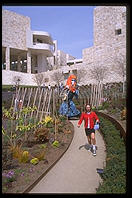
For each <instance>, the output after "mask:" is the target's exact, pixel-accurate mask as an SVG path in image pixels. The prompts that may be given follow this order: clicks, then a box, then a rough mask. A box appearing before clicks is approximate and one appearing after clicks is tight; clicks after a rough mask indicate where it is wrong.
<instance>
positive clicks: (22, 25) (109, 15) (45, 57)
mask: <svg viewBox="0 0 132 198" xmlns="http://www.w3.org/2000/svg"><path fill="white" fill-rule="evenodd" d="M126 12H127V10H126V7H125V6H97V7H96V8H95V9H94V17H93V23H94V30H93V32H94V44H93V46H92V47H89V48H86V49H83V51H82V59H75V57H73V56H71V55H69V54H66V53H64V52H63V51H60V50H58V47H57V41H56V40H53V39H52V38H51V36H50V34H49V33H47V32H42V31H32V30H31V28H30V18H29V17H25V16H21V15H18V14H16V13H14V12H10V11H7V10H3V11H2V67H3V68H2V69H3V70H2V84H13V77H14V76H19V77H21V78H22V81H21V84H23V85H36V84H35V83H34V81H33V76H34V75H35V73H47V76H48V78H49V82H48V83H50V84H52V81H53V80H52V75H53V73H54V71H55V72H56V69H57V68H56V65H57V66H58V69H59V70H58V71H60V72H62V73H63V74H64V75H65V76H64V78H65V79H66V77H67V76H68V75H69V74H70V73H72V72H73V73H74V74H77V73H81V72H82V71H83V70H86V72H87V73H86V75H84V76H83V78H81V83H80V84H90V83H95V82H96V79H95V78H94V77H92V75H91V72H90V69H93V70H94V68H96V67H98V68H102V69H103V68H105V69H104V73H105V71H107V72H106V75H105V77H104V79H103V83H106V82H120V81H123V77H122V73H121V72H120V73H119V71H121V70H122V68H121V67H122V65H123V66H125V65H126ZM118 64H119V67H117V65H118ZM68 65H69V66H68ZM106 68H107V70H106ZM125 68H126V66H125ZM48 70H52V71H48ZM80 71H81V72H80ZM124 73H125V71H124ZM125 78H126V76H124V80H125Z"/></svg>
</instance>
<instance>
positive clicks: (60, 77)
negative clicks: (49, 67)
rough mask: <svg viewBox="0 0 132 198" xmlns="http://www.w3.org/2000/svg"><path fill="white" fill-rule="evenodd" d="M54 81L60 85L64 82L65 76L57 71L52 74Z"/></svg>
mask: <svg viewBox="0 0 132 198" xmlns="http://www.w3.org/2000/svg"><path fill="white" fill-rule="evenodd" d="M52 79H53V80H54V81H55V82H56V83H57V85H59V83H60V82H61V81H63V80H64V76H63V74H62V72H60V71H56V72H54V73H53V74H52Z"/></svg>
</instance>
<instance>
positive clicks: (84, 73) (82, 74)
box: [77, 69, 87, 83]
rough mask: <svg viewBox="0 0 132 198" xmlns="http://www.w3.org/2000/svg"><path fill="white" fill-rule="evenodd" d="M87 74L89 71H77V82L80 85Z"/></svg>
mask: <svg viewBox="0 0 132 198" xmlns="http://www.w3.org/2000/svg"><path fill="white" fill-rule="evenodd" d="M86 74H87V71H86V70H85V69H79V70H77V82H78V83H80V81H81V79H82V78H84V76H85V75H86Z"/></svg>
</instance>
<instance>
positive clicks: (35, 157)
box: [2, 111, 74, 193]
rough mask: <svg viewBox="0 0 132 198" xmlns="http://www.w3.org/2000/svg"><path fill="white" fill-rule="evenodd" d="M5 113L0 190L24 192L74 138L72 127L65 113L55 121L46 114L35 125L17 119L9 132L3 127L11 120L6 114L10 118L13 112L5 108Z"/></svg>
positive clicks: (4, 191)
mask: <svg viewBox="0 0 132 198" xmlns="http://www.w3.org/2000/svg"><path fill="white" fill-rule="evenodd" d="M26 113H27V112H26ZM5 114H6V115H7V117H5V116H4V117H3V125H4V128H3V130H2V133H3V136H2V139H3V141H2V192H3V193H23V192H25V191H28V190H29V189H30V186H31V185H32V184H33V183H34V182H36V181H38V180H39V179H40V178H41V176H43V175H44V174H45V173H46V172H47V171H48V170H49V168H50V167H51V166H52V165H53V164H54V163H55V162H56V160H57V159H59V158H60V157H61V156H62V154H63V153H64V152H65V151H66V150H67V148H68V146H69V144H70V142H71V140H72V138H73V132H74V128H73V125H72V124H71V123H70V122H69V121H67V120H66V118H64V117H58V118H57V119H56V122H55V121H54V119H52V118H51V117H49V116H48V117H45V119H44V120H42V121H41V122H40V121H39V122H38V123H37V124H36V125H35V126H37V127H32V126H34V124H33V123H32V124H31V123H28V120H26V125H24V124H25V122H23V123H22V120H20V123H19V125H15V128H14V131H13V133H10V130H6V129H7V128H9V126H8V125H9V124H11V123H9V118H12V115H11V114H10V112H8V111H5ZM5 114H4V115H5ZM11 122H13V120H12V121H11ZM14 122H15V120H14ZM17 123H18V122H17ZM55 123H56V133H55ZM7 124H8V125H7ZM12 125H13V124H12ZM9 129H10V128H9ZM16 129H17V130H16ZM25 132H26V136H25ZM20 134H21V135H22V136H21V138H18V139H17V137H18V135H20ZM25 137H26V139H25ZM27 137H28V138H27Z"/></svg>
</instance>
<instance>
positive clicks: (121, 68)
mask: <svg viewBox="0 0 132 198" xmlns="http://www.w3.org/2000/svg"><path fill="white" fill-rule="evenodd" d="M113 69H114V70H115V72H116V73H117V74H119V76H120V77H121V78H122V81H123V94H124V93H125V79H126V58H125V55H123V54H119V55H118V56H116V57H115V58H114V68H113Z"/></svg>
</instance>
